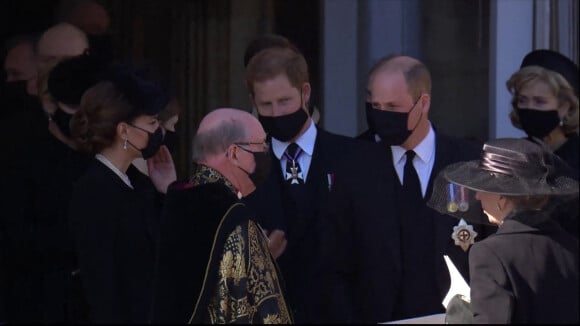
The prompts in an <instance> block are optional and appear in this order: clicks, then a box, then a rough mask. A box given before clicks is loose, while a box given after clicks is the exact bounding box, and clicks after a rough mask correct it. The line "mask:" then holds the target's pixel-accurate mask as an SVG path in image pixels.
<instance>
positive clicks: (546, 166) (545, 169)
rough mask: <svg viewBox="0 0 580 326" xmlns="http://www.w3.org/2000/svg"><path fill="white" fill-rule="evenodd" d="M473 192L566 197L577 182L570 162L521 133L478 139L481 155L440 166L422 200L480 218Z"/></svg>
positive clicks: (574, 191) (449, 211)
mask: <svg viewBox="0 0 580 326" xmlns="http://www.w3.org/2000/svg"><path fill="white" fill-rule="evenodd" d="M476 192H486V193H495V194H500V195H506V196H514V197H516V196H517V197H519V196H543V195H545V196H550V197H552V198H557V197H559V198H566V200H569V198H571V197H575V196H577V194H578V182H577V181H576V180H574V178H573V177H572V170H571V169H570V167H569V166H568V165H567V164H566V163H564V162H563V161H562V160H561V159H560V158H558V157H557V156H556V155H554V154H553V153H552V152H551V151H550V150H549V149H548V148H545V147H543V146H541V145H539V144H536V143H534V142H531V141H529V140H527V139H524V138H501V139H495V140H491V141H488V142H487V143H485V144H484V146H483V150H482V154H481V159H479V160H474V161H468V162H459V163H455V164H451V165H449V166H447V167H446V168H445V169H444V170H443V171H441V172H440V173H439V175H438V176H437V177H436V179H435V181H434V184H433V193H432V196H431V198H430V199H429V201H428V203H427V204H428V205H429V206H430V207H432V208H433V209H435V210H437V211H439V212H440V213H444V214H448V215H452V216H455V217H458V218H463V219H465V220H466V221H470V222H474V223H485V222H486V220H487V218H485V216H484V215H483V213H482V209H481V205H480V203H479V201H477V200H476V199H475V193H476Z"/></svg>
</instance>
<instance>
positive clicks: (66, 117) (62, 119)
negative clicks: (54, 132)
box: [52, 109, 73, 138]
mask: <svg viewBox="0 0 580 326" xmlns="http://www.w3.org/2000/svg"><path fill="white" fill-rule="evenodd" d="M72 117H73V115H72V114H68V113H66V112H64V111H63V110H61V109H58V110H56V112H54V116H53V117H52V120H53V121H54V123H56V125H57V126H58V129H60V131H61V132H62V133H63V134H64V135H65V136H67V137H68V138H71V134H70V120H71V119H72Z"/></svg>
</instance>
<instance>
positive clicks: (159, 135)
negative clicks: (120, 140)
mask: <svg viewBox="0 0 580 326" xmlns="http://www.w3.org/2000/svg"><path fill="white" fill-rule="evenodd" d="M129 125H130V126H132V127H134V128H137V129H139V130H142V131H144V132H146V133H147V136H148V139H147V145H145V147H144V148H138V147H137V146H135V145H133V144H132V143H131V142H130V141H127V143H129V144H130V145H131V146H133V148H135V149H136V150H138V151H140V152H141V156H143V159H145V160H147V159H149V158H151V157H153V156H154V155H155V154H157V152H158V151H159V148H160V147H161V145H163V132H162V131H161V127H157V129H155V131H154V132H149V131H147V130H145V129H143V128H140V127H137V126H135V125H132V124H129Z"/></svg>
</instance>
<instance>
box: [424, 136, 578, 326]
mask: <svg viewBox="0 0 580 326" xmlns="http://www.w3.org/2000/svg"><path fill="white" fill-rule="evenodd" d="M554 160H555V158H554V155H553V154H552V153H551V152H550V151H549V150H546V149H542V148H541V147H539V146H538V145H536V144H534V143H532V142H529V141H527V140H525V139H497V140H493V141H489V142H487V143H486V144H485V145H484V147H483V154H482V159H481V160H477V161H470V162H463V163H457V164H453V165H451V166H448V167H447V168H446V169H445V170H444V171H442V173H441V174H440V176H439V178H442V179H444V180H445V181H446V186H440V187H438V196H434V197H433V198H432V199H431V203H430V204H433V201H434V198H436V197H437V198H439V199H443V198H445V199H446V200H445V202H443V203H440V204H438V205H435V206H434V208H436V209H438V210H440V211H443V210H447V213H448V214H452V215H455V216H457V217H460V216H461V214H464V216H469V215H470V214H475V213H476V212H475V210H477V209H479V211H481V209H482V208H483V212H484V213H485V215H487V218H488V219H489V222H491V223H492V224H496V225H498V231H497V233H496V234H494V235H491V236H489V237H487V238H486V239H484V240H482V241H480V242H477V243H475V244H474V245H473V246H472V248H471V251H470V252H469V272H470V276H471V279H470V287H471V293H470V294H471V310H472V312H473V321H474V322H476V323H578V322H579V321H580V320H579V315H578V305H579V298H578V297H579V293H578V286H579V283H578V271H579V258H578V254H579V250H578V249H579V248H578V239H577V238H575V237H573V236H572V235H570V234H569V233H568V232H566V231H565V230H564V229H563V228H562V227H561V226H560V225H559V224H558V223H557V222H556V221H554V219H553V218H552V215H553V213H554V208H555V207H557V206H558V205H559V204H561V203H562V202H563V201H565V200H577V197H578V183H577V182H576V181H575V180H574V179H573V178H570V177H568V176H563V175H560V174H559V173H558V172H557V171H556V168H555V163H554ZM440 180H441V179H440ZM438 184H439V185H441V184H442V183H441V182H439V183H438ZM441 191H442V192H441ZM470 192H471V194H470ZM441 193H444V195H443V196H441ZM470 198H471V199H475V200H477V201H479V202H480V204H481V205H477V203H476V202H470V201H469V199H470ZM466 204H467V205H466ZM458 208H461V209H462V210H463V212H461V211H460V210H459V209H458ZM470 211H472V212H470ZM472 216H475V215H472Z"/></svg>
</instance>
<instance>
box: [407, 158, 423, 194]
mask: <svg viewBox="0 0 580 326" xmlns="http://www.w3.org/2000/svg"><path fill="white" fill-rule="evenodd" d="M405 155H407V162H405V171H404V174H403V192H404V193H405V194H406V196H407V198H408V199H411V200H422V199H423V194H422V192H421V182H420V181H419V176H418V175H417V171H416V170H415V167H414V166H413V158H415V152H414V151H412V150H408V151H407V152H406V153H405Z"/></svg>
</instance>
